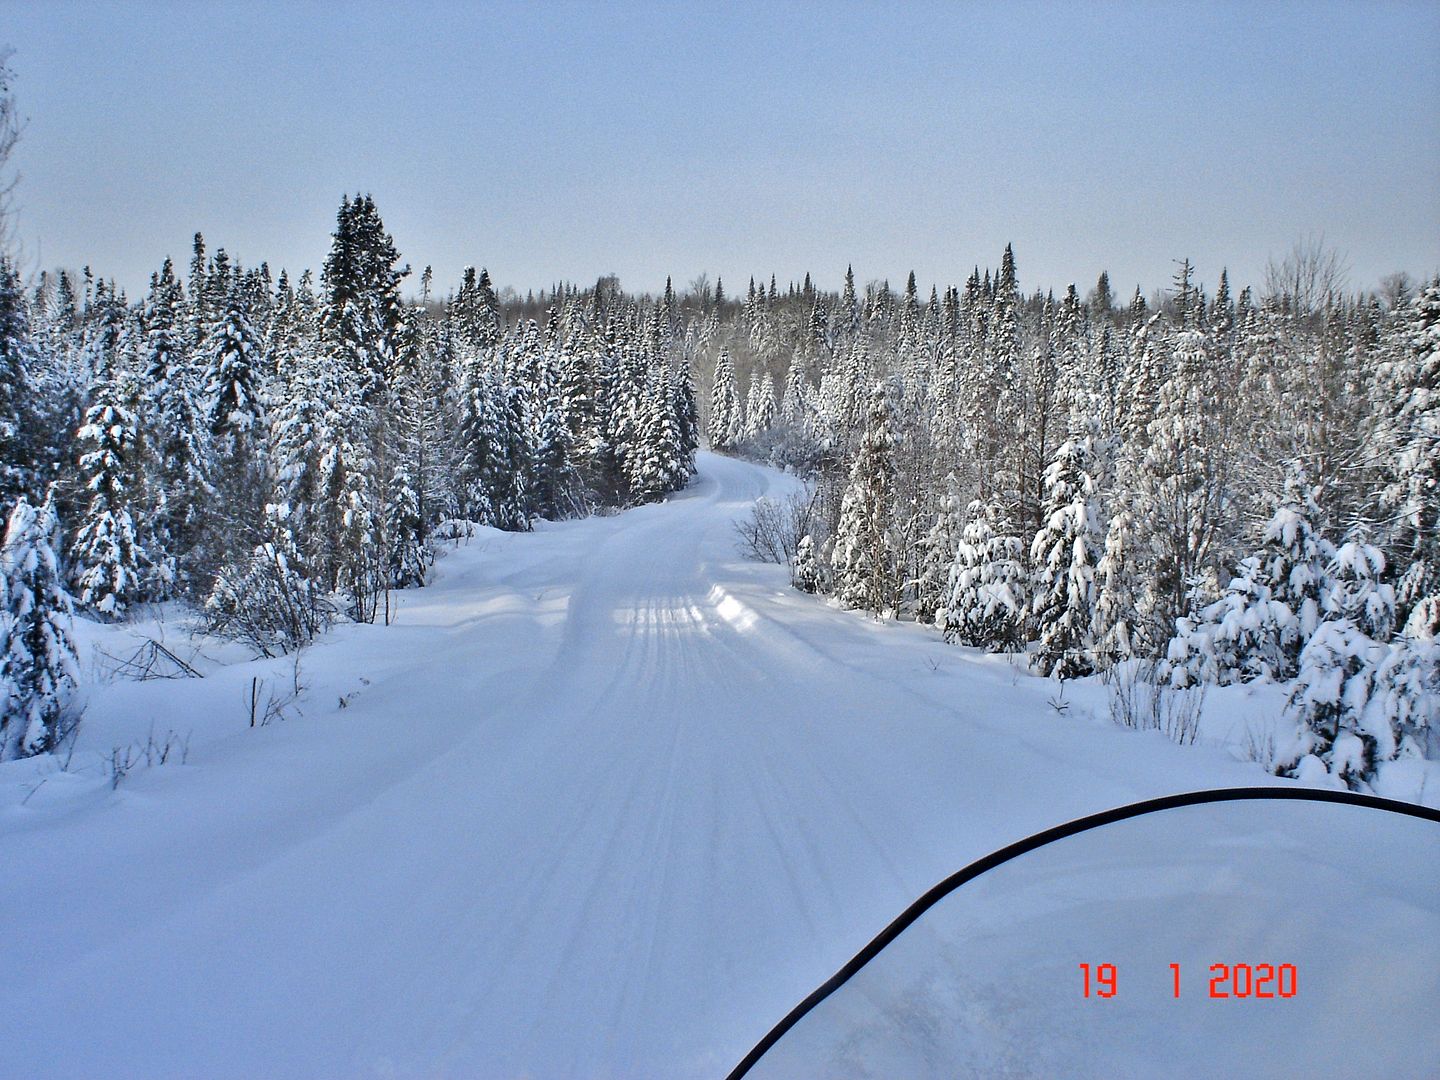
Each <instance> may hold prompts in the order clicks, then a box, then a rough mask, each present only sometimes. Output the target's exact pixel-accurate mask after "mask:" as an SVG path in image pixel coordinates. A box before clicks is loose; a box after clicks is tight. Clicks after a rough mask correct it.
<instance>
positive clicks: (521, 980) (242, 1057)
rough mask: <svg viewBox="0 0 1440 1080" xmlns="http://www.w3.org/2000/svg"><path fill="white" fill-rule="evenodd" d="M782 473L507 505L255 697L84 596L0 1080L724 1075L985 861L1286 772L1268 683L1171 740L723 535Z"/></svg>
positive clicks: (736, 473) (241, 681)
mask: <svg viewBox="0 0 1440 1080" xmlns="http://www.w3.org/2000/svg"><path fill="white" fill-rule="evenodd" d="M789 483H791V481H790V480H788V479H787V478H785V477H783V476H781V475H780V474H778V473H776V472H774V471H772V470H767V469H763V468H760V467H758V466H754V465H750V464H746V463H743V462H739V461H735V460H732V459H728V458H723V457H717V456H712V455H702V458H701V476H700V478H699V479H698V480H697V481H696V483H695V484H694V485H693V486H692V487H691V488H690V489H689V490H688V491H687V492H685V493H684V494H683V495H681V496H679V497H677V498H675V499H673V500H672V501H671V502H670V503H668V504H666V505H662V506H651V507H644V508H641V509H638V510H633V511H630V512H627V513H625V514H621V515H617V516H614V517H607V518H596V519H592V520H588V521H580V522H568V523H563V524H558V525H548V526H544V527H542V528H541V529H540V530H539V531H538V532H537V533H535V534H532V535H510V534H502V533H496V532H493V531H486V530H482V531H481V532H480V533H479V534H478V535H477V536H476V537H475V538H474V539H472V540H471V541H470V542H469V543H468V544H465V545H463V546H461V547H459V548H458V549H456V550H454V551H452V552H451V553H449V554H448V555H447V556H446V557H445V558H444V559H442V561H441V562H440V564H439V567H438V574H437V576H436V581H435V583H434V584H433V585H432V586H431V587H428V588H426V589H424V590H420V591H415V592H409V593H404V594H401V599H400V608H399V615H398V621H397V623H396V625H393V626H390V627H381V626H345V627H340V628H337V629H336V630H335V631H333V632H332V633H331V634H329V635H328V636H327V637H326V638H325V639H324V641H323V642H322V643H320V644H318V645H316V646H314V647H313V648H311V649H309V650H307V652H306V653H305V654H304V657H303V660H302V667H301V677H300V678H301V683H302V685H303V686H304V691H303V693H302V695H301V697H300V699H299V700H298V702H296V703H294V704H292V705H289V706H287V707H286V708H285V710H284V713H285V715H284V718H282V719H279V720H277V721H276V722H274V723H271V724H269V725H268V726H264V727H258V728H253V729H252V728H251V727H249V704H248V699H249V694H250V690H251V686H252V680H254V679H257V678H258V679H260V680H261V681H262V682H261V684H260V685H261V692H262V698H266V697H268V696H269V695H270V694H271V693H274V694H276V695H277V696H282V697H283V696H284V693H285V692H286V691H287V690H288V689H289V685H290V683H291V681H292V678H293V672H292V670H291V663H290V662H289V661H288V660H278V661H255V662H249V661H246V660H245V655H246V654H245V653H244V651H243V650H241V649H239V648H238V647H237V646H233V645H224V646H222V645H219V644H218V643H215V642H208V641H201V642H196V643H192V642H191V641H190V640H189V639H188V638H187V637H186V636H185V634H184V633H183V630H182V629H181V628H180V626H179V624H178V622H177V618H178V617H177V616H175V615H174V613H171V616H170V621H169V623H168V624H167V625H166V626H165V627H164V628H163V629H164V632H165V635H166V641H167V643H168V644H169V645H170V647H171V648H173V649H174V650H175V651H176V652H177V653H179V654H180V655H181V656H182V657H185V658H187V659H193V662H194V663H195V665H196V666H197V667H199V668H200V669H201V670H203V671H204V672H205V673H206V677H205V678H203V679H190V680H183V681H174V682H168V681H151V682H144V683H136V682H132V681H127V680H124V679H119V678H109V679H107V678H106V676H105V674H104V673H105V671H106V670H108V669H109V668H110V667H111V666H113V665H111V664H110V663H109V662H108V661H106V660H105V658H104V657H103V656H101V655H100V654H99V653H98V652H97V651H96V650H97V649H103V650H105V651H106V652H108V653H110V654H112V655H115V656H124V655H127V654H128V653H130V652H133V651H134V649H135V648H136V647H137V646H138V644H139V643H140V642H139V640H138V638H137V635H141V636H143V634H147V633H158V632H159V630H160V628H159V627H157V626H155V625H153V624H150V623H144V624H139V625H137V626H131V627H121V628H113V627H111V628H98V627H92V626H87V627H86V628H85V629H84V632H83V637H84V644H85V649H86V651H87V652H88V653H89V654H90V656H89V657H88V658H87V659H86V661H85V667H86V671H87V677H88V678H90V679H91V680H92V683H91V685H89V686H88V687H87V694H88V700H89V710H88V714H87V717H86V721H85V726H84V729H83V731H82V734H81V736H80V738H79V740H78V745H77V746H76V748H75V752H74V756H73V758H72V759H71V761H70V763H69V764H70V768H69V769H68V770H67V771H61V770H60V769H59V768H58V766H57V764H56V762H55V761H54V760H52V759H40V760H32V761H26V762H17V763H11V764H7V765H5V766H0V911H3V912H5V919H4V931H3V934H0V972H3V977H0V1015H4V1016H6V1017H7V1018H8V1022H7V1025H6V1033H5V1036H4V1039H3V1052H0V1074H4V1075H7V1076H8V1075H15V1076H21V1075H23V1076H27V1077H46V1076H77V1075H106V1076H146V1077H155V1076H180V1075H190V1076H193V1075H204V1076H234V1077H253V1076H262V1075H263V1076H267V1077H289V1076H297V1077H299V1076H305V1077H324V1076H337V1077H338V1076H359V1077H364V1076H379V1077H384V1076H395V1075H399V1076H411V1075H425V1076H457V1077H458V1076H467V1077H470V1076H487V1077H501V1076H534V1077H562V1076H587V1077H589V1076H596V1077H646V1076H657V1077H658V1076H666V1077H671V1076H674V1077H685V1076H716V1075H723V1073H724V1072H725V1071H727V1070H728V1069H729V1068H730V1066H732V1065H733V1064H734V1063H735V1062H736V1061H738V1060H739V1058H740V1057H741V1056H742V1055H743V1054H744V1053H745V1051H746V1050H748V1049H749V1047H750V1046H751V1045H752V1044H753V1043H754V1042H755V1041H756V1040H757V1039H758V1038H759V1037H760V1036H761V1035H763V1034H764V1033H765V1031H766V1030H767V1029H768V1028H769V1027H770V1026H771V1025H772V1024H773V1023H774V1022H775V1021H776V1020H777V1019H778V1018H779V1017H780V1016H782V1015H783V1014H784V1013H785V1012H786V1011H787V1010H788V1009H789V1008H790V1007H791V1006H792V1005H793V1004H794V1003H795V1002H796V1001H798V1000H799V999H800V998H801V997H803V996H804V995H805V994H806V993H807V992H809V991H810V990H811V989H813V988H814V986H815V985H816V984H818V983H819V982H820V981H821V980H823V979H824V978H825V977H826V976H828V975H829V974H830V973H831V972H832V971H834V970H835V969H836V968H837V967H839V966H840V965H841V964H842V963H843V962H844V961H845V960H847V959H848V958H849V957H850V956H851V955H853V954H854V953H855V952H856V951H857V950H858V949H859V948H860V946H862V945H863V944H864V943H865V942H866V941H868V940H869V938H870V937H871V936H873V935H874V933H875V932H876V931H877V930H879V929H880V928H881V927H882V926H884V925H885V924H886V923H887V922H888V921H889V920H890V919H891V918H892V917H893V916H895V915H896V914H897V913H898V912H899V911H900V910H901V909H902V908H903V907H904V906H905V905H907V904H908V903H909V902H910V901H911V900H913V899H914V898H915V897H916V896H917V895H919V894H920V893H921V892H923V891H924V890H925V889H926V888H928V887H929V886H930V885H932V884H934V883H935V882H936V881H937V880H939V879H940V878H942V877H944V876H945V875H947V874H948V873H950V872H952V871H954V870H956V869H958V868H959V867H960V866H962V865H964V864H965V863H967V862H969V861H971V860H973V859H975V858H977V857H978V856H980V855H983V854H985V853H987V852H989V851H991V850H993V849H995V848H997V847H999V846H1001V845H1003V844H1005V843H1007V842H1009V841H1012V840H1015V839H1017V838H1020V837H1022V836H1025V835H1028V834H1030V833H1033V832H1036V831H1038V830H1040V829H1042V828H1045V827H1047V826H1050V825H1054V824H1056V823H1058V822H1061V821H1064V820H1066V819H1069V818H1073V817H1076V816H1079V815H1082V814H1086V813H1090V812H1093V811H1096V810H1100V809H1103V808H1106V807H1110V806H1115V805H1119V804H1122V803H1127V802H1132V801H1135V800H1137V799H1141V798H1144V797H1148V796H1153V795H1160V794H1165V793H1169V792H1174V791H1183V790H1189V789H1194V788H1203V787H1217V786H1226V785H1237V784H1259V783H1266V782H1275V783H1280V782H1282V781H1275V780H1273V779H1269V778H1267V777H1266V775H1265V773H1264V772H1263V771H1262V770H1261V769H1260V768H1259V767H1258V766H1256V765H1254V764H1250V763H1247V762H1243V761H1241V760H1238V759H1237V755H1236V750H1235V747H1236V746H1238V745H1241V744H1242V743H1243V742H1244V741H1245V738H1246V731H1247V729H1248V730H1255V731H1260V730H1263V729H1264V728H1265V726H1266V725H1269V724H1273V723H1274V721H1275V719H1276V717H1277V716H1278V713H1279V708H1280V704H1281V697H1280V695H1279V693H1278V692H1277V691H1276V690H1275V689H1274V688H1258V689H1248V688H1247V689H1238V690H1234V691H1227V692H1226V694H1225V695H1224V696H1223V697H1222V696H1218V695H1217V696H1215V697H1213V698H1212V701H1211V703H1210V705H1211V708H1210V710H1209V715H1208V716H1207V721H1206V728H1205V731H1204V734H1203V737H1202V740H1201V744H1200V745H1197V746H1193V747H1184V748H1182V747H1177V746H1175V745H1173V744H1171V743H1170V742H1168V741H1167V740H1166V739H1164V738H1163V737H1162V736H1160V735H1158V734H1156V733H1153V732H1152V733H1145V734H1139V733H1134V732H1130V731H1126V730H1122V729H1120V728H1118V727H1116V726H1115V725H1114V724H1113V723H1111V721H1110V720H1109V719H1108V716H1107V708H1106V698H1105V691H1104V689H1103V688H1102V687H1099V686H1098V685H1080V686H1075V687H1071V688H1068V689H1067V692H1066V697H1065V702H1064V703H1063V704H1065V705H1066V706H1068V707H1066V708H1064V710H1063V711H1061V710H1058V709H1057V708H1055V707H1053V706H1052V705H1051V704H1050V702H1051V700H1052V699H1054V697H1055V694H1056V684H1053V683H1049V682H1047V681H1044V680H1040V679H1035V678H1032V677H1030V676H1028V675H1026V674H1025V673H1024V672H1023V671H1021V670H1019V669H1018V668H1016V667H1013V666H1012V665H1011V664H1010V663H1009V662H1007V660H1006V659H1005V658H1003V657H988V656H983V655H980V654H977V653H974V652H972V651H970V650H964V649H958V648H954V647H951V646H947V645H945V644H943V643H942V642H941V641H940V640H939V638H938V636H937V635H935V633H934V632H933V631H929V630H926V629H923V628H919V627H915V626H907V625H897V624H893V623H890V624H880V623H876V622H874V621H872V620H869V619H866V618H863V617H859V616H856V615H854V614H852V613H848V612H840V611H836V610H833V609H831V608H830V607H827V606H826V605H825V604H823V603H821V602H819V601H817V600H815V599H814V598H812V597H807V596H803V595H801V594H798V593H795V592H793V591H791V590H789V589H788V588H787V587H786V583H785V576H784V572H783V570H781V569H780V568H778V567H775V566H767V565H758V564H754V563H748V562H744V561H742V560H741V559H740V558H739V556H738V555H737V553H736V551H735V538H734V533H733V530H732V526H731V522H732V520H733V519H734V518H735V517H736V516H738V515H741V514H743V513H745V512H746V510H747V509H748V507H749V506H750V504H751V503H752V502H753V500H754V499H755V498H756V497H757V496H759V495H762V494H767V493H768V494H771V495H776V494H781V493H783V491H784V490H785V487H786V485H788V484H789ZM197 645H198V647H199V649H200V652H199V654H198V655H197V654H194V652H193V650H194V649H195V648H196V647H197ZM262 704H263V700H262ZM172 732H173V733H174V739H173V740H172V742H175V743H178V742H179V741H181V740H188V749H187V751H186V752H185V753H186V757H185V763H184V764H179V763H177V759H178V757H179V756H180V753H181V752H180V751H174V752H172V754H171V757H170V759H169V760H168V761H167V762H166V763H165V764H164V765H153V766H151V767H144V766H143V764H142V765H141V766H140V767H137V768H135V769H133V770H132V771H131V772H130V773H129V775H128V776H127V777H126V778H125V779H124V780H123V782H122V783H121V784H120V785H119V787H118V789H116V790H111V786H110V781H109V779H108V778H107V776H106V766H105V764H104V762H105V761H106V760H108V759H109V758H110V757H111V751H112V748H114V747H116V746H123V745H127V744H132V745H139V746H143V744H145V743H146V742H147V741H148V740H150V738H151V735H152V733H153V738H154V741H155V742H156V743H162V742H164V741H165V739H166V737H167V736H170V734H171V733H172ZM142 760H143V755H142ZM1420 781H1421V777H1419V776H1418V774H1417V777H1416V784H1415V793H1416V794H1418V795H1419V797H1421V798H1423V799H1424V800H1425V801H1427V802H1430V803H1431V804H1432V805H1434V804H1436V803H1437V801H1440V783H1437V782H1435V781H1433V780H1432V782H1431V783H1430V785H1429V786H1428V787H1427V788H1425V790H1424V791H1423V792H1421V791H1420V786H1419V785H1420ZM1402 794H1404V793H1402ZM1412 797H1413V795H1412Z"/></svg>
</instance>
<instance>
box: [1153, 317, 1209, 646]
mask: <svg viewBox="0 0 1440 1080" xmlns="http://www.w3.org/2000/svg"><path fill="white" fill-rule="evenodd" d="M1185 317H1186V318H1187V319H1191V320H1193V318H1194V314H1193V312H1192V313H1189V314H1187V315H1186V316H1185ZM1174 352H1175V361H1174V370H1173V371H1172V373H1171V375H1170V377H1169V378H1168V379H1167V380H1166V381H1165V383H1164V384H1163V386H1162V387H1161V390H1160V395H1159V401H1158V403H1157V405H1156V412H1155V417H1154V419H1153V420H1151V421H1150V423H1149V425H1148V427H1147V435H1148V438H1149V445H1148V447H1147V449H1146V452H1145V456H1144V459H1143V462H1142V464H1141V467H1140V469H1139V472H1138V480H1139V490H1138V494H1139V496H1140V498H1139V499H1138V500H1137V502H1136V503H1135V509H1137V510H1138V511H1140V514H1141V516H1140V517H1139V518H1137V524H1138V526H1139V532H1140V534H1141V535H1142V536H1143V537H1144V538H1145V542H1146V546H1147V547H1148V548H1149V549H1150V551H1151V552H1153V555H1154V562H1153V572H1152V574H1151V575H1150V577H1149V578H1148V579H1147V582H1146V585H1147V597H1146V600H1145V601H1144V606H1145V608H1146V609H1147V611H1148V614H1149V621H1150V622H1151V624H1152V627H1151V629H1152V632H1153V634H1154V637H1155V640H1156V643H1157V644H1161V643H1163V642H1165V641H1167V640H1168V639H1169V637H1170V636H1171V634H1172V633H1173V631H1174V627H1175V620H1176V619H1177V618H1178V617H1180V616H1181V615H1184V614H1186V613H1187V612H1188V611H1189V610H1190V608H1191V606H1192V590H1193V587H1194V584H1195V582H1196V580H1197V579H1198V578H1199V577H1200V575H1201V574H1202V573H1203V572H1204V571H1206V570H1209V569H1213V567H1212V566H1211V560H1212V556H1213V553H1214V549H1215V544H1216V540H1217V537H1218V535H1219V530H1220V527H1221V524H1222V520H1223V516H1224V512H1225V508H1226V503H1227V500H1228V497H1229V488H1228V479H1227V477H1226V473H1225V459H1224V457H1223V455H1222V453H1221V450H1222V440H1221V435H1220V432H1219V429H1218V426H1217V423H1216V419H1215V412H1216V408H1217V404H1216V401H1215V389H1214V370H1213V366H1212V360H1211V357H1210V345H1209V341H1208V338H1207V336H1206V334H1205V332H1204V330H1203V329H1201V328H1200V327H1199V326H1198V325H1194V323H1193V321H1192V322H1191V323H1190V324H1189V325H1187V327H1186V329H1184V330H1182V331H1181V332H1180V333H1179V334H1178V335H1177V336H1176V339H1175V342H1174Z"/></svg>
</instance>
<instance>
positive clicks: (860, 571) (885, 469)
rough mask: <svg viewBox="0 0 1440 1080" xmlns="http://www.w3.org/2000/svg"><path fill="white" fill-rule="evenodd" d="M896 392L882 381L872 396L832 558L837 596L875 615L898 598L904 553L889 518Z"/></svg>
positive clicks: (897, 601)
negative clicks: (900, 568) (900, 557)
mask: <svg viewBox="0 0 1440 1080" xmlns="http://www.w3.org/2000/svg"><path fill="white" fill-rule="evenodd" d="M892 394H893V389H892V388H891V387H890V386H887V385H886V384H885V383H883V382H882V383H877V384H876V385H875V388H874V390H873V391H872V392H871V394H870V412H869V416H868V418H867V421H866V424H865V433H864V435H863V436H862V437H861V440H860V448H859V451H858V452H857V454H856V455H855V463H854V464H853V465H852V466H851V468H850V484H849V486H848V487H847V488H846V489H845V495H844V498H843V499H842V501H841V505H840V518H839V522H838V524H837V526H836V530H835V545H834V548H833V549H832V551H831V556H830V565H831V569H832V570H833V572H834V591H835V596H836V598H837V599H838V600H839V601H840V602H841V603H842V604H844V605H845V606H846V607H858V608H863V609H864V610H866V611H873V612H875V613H877V614H882V613H884V612H891V611H894V610H895V609H896V605H897V604H898V603H899V601H900V584H901V582H900V581H899V580H898V573H899V554H900V553H899V552H898V551H897V550H896V549H895V535H894V529H893V525H894V523H893V521H892V517H891V515H892V512H893V507H892V506H891V503H892V500H893V498H894V493H895V446H896V434H895V414H894V402H893V399H892Z"/></svg>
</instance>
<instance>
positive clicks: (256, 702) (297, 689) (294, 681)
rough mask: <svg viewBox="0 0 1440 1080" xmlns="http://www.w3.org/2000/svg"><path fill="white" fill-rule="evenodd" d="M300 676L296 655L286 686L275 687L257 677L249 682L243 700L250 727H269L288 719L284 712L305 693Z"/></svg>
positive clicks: (266, 680) (297, 654)
mask: <svg viewBox="0 0 1440 1080" xmlns="http://www.w3.org/2000/svg"><path fill="white" fill-rule="evenodd" d="M301 674H302V673H301V670H300V654H299V653H296V654H295V656H294V658H293V661H292V663H291V665H290V678H289V680H288V682H289V685H288V686H280V687H276V686H275V685H274V684H273V683H271V681H270V680H269V679H262V678H260V677H259V676H256V677H255V678H253V679H251V680H250V689H249V691H248V692H247V694H246V697H245V700H246V705H247V706H248V710H249V714H250V726H251V727H269V726H270V724H271V723H273V722H274V721H276V720H285V719H288V717H287V715H286V710H287V709H289V708H290V707H291V706H292V705H294V704H295V703H296V702H297V701H299V700H300V695H301V694H303V693H304V692H305V684H304V682H303V680H302V678H301Z"/></svg>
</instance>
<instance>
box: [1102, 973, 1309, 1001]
mask: <svg viewBox="0 0 1440 1080" xmlns="http://www.w3.org/2000/svg"><path fill="white" fill-rule="evenodd" d="M1080 974H1081V994H1082V995H1083V996H1084V997H1087V998H1088V997H1100V998H1113V997H1114V996H1115V995H1116V994H1117V993H1119V990H1120V973H1119V970H1118V969H1117V968H1116V966H1115V965H1114V964H1095V965H1093V966H1092V965H1090V964H1081V965H1080ZM1170 986H1171V996H1172V997H1177V998H1178V997H1179V996H1180V965H1179V964H1171V965H1170ZM1298 992H1299V973H1298V972H1297V970H1296V968H1295V965H1294V964H1211V965H1210V980H1209V997H1210V998H1212V999H1216V1000H1218V999H1220V998H1293V997H1294V996H1295V995H1296V994H1297V993H1298Z"/></svg>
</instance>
